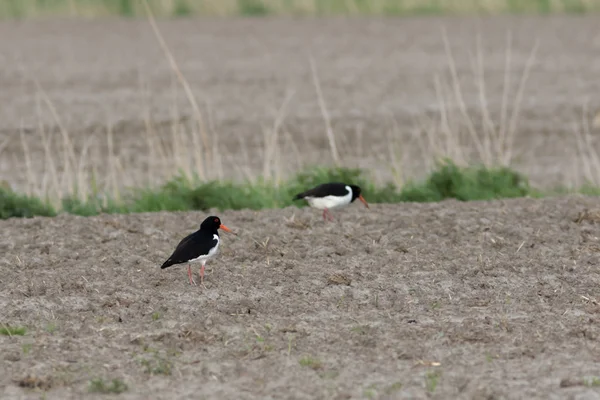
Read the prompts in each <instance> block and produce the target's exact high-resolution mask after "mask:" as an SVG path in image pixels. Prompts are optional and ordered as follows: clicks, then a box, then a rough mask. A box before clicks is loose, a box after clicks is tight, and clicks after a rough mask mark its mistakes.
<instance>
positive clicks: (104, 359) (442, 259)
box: [0, 197, 600, 400]
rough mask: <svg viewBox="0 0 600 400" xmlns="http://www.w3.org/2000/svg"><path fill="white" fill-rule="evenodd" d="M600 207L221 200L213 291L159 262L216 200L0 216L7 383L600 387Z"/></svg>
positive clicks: (578, 200)
mask: <svg viewBox="0 0 600 400" xmlns="http://www.w3.org/2000/svg"><path fill="white" fill-rule="evenodd" d="M595 205H597V201H596V200H595V199H592V198H585V197H565V198H554V199H546V200H532V199H520V200H507V201H495V202H489V203H486V202H472V203H458V202H455V201H445V202H442V203H439V204H399V205H373V207H372V209H371V210H366V209H364V208H362V207H360V206H358V205H353V206H352V207H350V208H348V209H346V210H343V211H338V212H337V213H336V214H335V215H336V217H338V218H339V219H338V220H336V222H335V223H331V224H325V223H323V221H322V220H321V219H320V215H319V213H318V212H314V211H311V210H309V209H296V208H288V209H284V210H270V211H264V212H252V211H239V212H225V213H222V214H220V216H221V217H222V220H223V222H224V223H225V224H226V225H228V226H229V227H230V228H232V229H234V230H235V231H236V232H237V233H238V234H239V235H238V236H237V237H235V236H233V235H230V234H227V233H225V232H223V233H222V234H221V237H222V242H223V247H222V251H221V253H220V256H219V257H218V258H217V259H215V260H212V262H209V264H208V266H209V267H214V270H212V272H210V268H209V269H208V271H209V272H210V273H209V274H208V276H207V279H206V289H203V288H201V287H190V286H189V285H188V282H187V276H186V271H185V270H186V268H185V266H179V267H173V268H170V269H166V270H161V269H160V268H159V265H160V264H161V263H162V261H164V259H165V258H166V257H168V255H169V254H170V251H171V250H172V248H173V246H175V244H176V243H177V241H178V240H179V239H180V238H181V237H182V236H183V235H184V234H186V233H187V232H189V231H191V230H194V229H196V227H197V225H198V223H199V222H200V221H201V220H202V219H203V218H204V217H206V215H205V214H200V213H193V212H190V213H171V214H169V213H159V214H139V215H129V216H107V215H105V216H99V217H94V218H80V217H74V216H61V217H58V218H52V219H49V218H34V219H12V220H4V221H0V285H1V286H0V288H1V290H0V321H1V322H2V323H3V324H9V325H12V326H25V327H27V328H28V331H27V333H26V335H25V336H13V337H8V336H0V346H1V348H2V352H1V354H2V362H0V397H1V398H2V399H7V400H8V399H29V398H31V399H35V398H41V397H42V396H43V398H45V399H78V398H82V396H84V395H85V394H86V393H87V391H88V384H89V381H90V380H91V379H94V378H103V379H105V380H106V381H109V380H111V379H115V378H117V379H122V380H123V381H124V382H126V384H127V385H128V386H129V390H128V391H127V392H125V393H123V394H122V395H121V396H120V397H119V398H123V399H147V398H153V399H185V398H189V399H191V398H194V399H198V398H207V399H209V398H210V399H217V398H218V399H240V398H242V399H264V398H295V399H315V398H319V399H323V398H334V399H349V398H407V399H408V398H412V399H421V398H438V399H450V398H457V399H475V398H476V399H500V398H504V399H507V398H510V399H532V398H539V399H597V398H600V392H598V390H599V389H598V387H597V385H598V381H597V380H596V381H591V378H589V377H593V376H598V371H600V369H599V368H600V345H599V341H598V339H599V338H600V328H599V320H598V318H599V317H598V315H599V312H600V305H599V304H598V300H597V299H598V287H599V285H600V274H599V273H598V269H597V266H598V263H599V262H600V243H599V237H600V227H599V225H596V224H595V222H594V221H593V220H594V218H592V220H590V219H586V218H583V219H582V220H580V221H579V223H578V222H576V221H574V220H575V219H576V218H577V216H578V213H579V212H581V211H583V210H585V209H586V208H593V207H594V206H595ZM599 216H600V213H597V214H596V218H595V219H596V220H597V219H598V217H599ZM292 217H293V219H292ZM197 269H198V268H197V267H196V268H195V270H196V272H197ZM588 378H589V379H590V380H589V382H591V383H590V384H589V385H588V386H586V385H585V384H584V383H585V382H586V381H585V379H588ZM20 385H25V386H27V385H29V386H38V387H37V388H34V389H31V388H27V387H21V386H20ZM43 391H45V392H46V393H43ZM97 397H98V398H99V397H101V396H100V395H98V396H97Z"/></svg>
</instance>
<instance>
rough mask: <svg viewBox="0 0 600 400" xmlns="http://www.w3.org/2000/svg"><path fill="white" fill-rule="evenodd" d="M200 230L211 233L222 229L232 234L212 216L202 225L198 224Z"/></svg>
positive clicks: (219, 219)
mask: <svg viewBox="0 0 600 400" xmlns="http://www.w3.org/2000/svg"><path fill="white" fill-rule="evenodd" d="M200 229H205V230H208V231H211V232H217V230H219V229H223V230H224V231H225V232H229V233H233V232H231V230H230V229H229V228H228V227H226V226H225V225H223V224H222V223H221V218H219V217H216V216H214V215H211V216H210V217H208V218H206V219H205V220H204V221H202V224H200ZM234 235H235V233H234Z"/></svg>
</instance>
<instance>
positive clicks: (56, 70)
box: [0, 16, 600, 189]
mask: <svg viewBox="0 0 600 400" xmlns="http://www.w3.org/2000/svg"><path fill="white" fill-rule="evenodd" d="M159 27H160V29H161V31H162V33H163V35H164V37H165V40H166V42H167V44H168V45H169V47H170V49H171V51H172V52H173V54H174V56H175V59H176V60H177V62H178V64H179V66H180V68H181V70H182V72H183V74H184V75H185V76H186V78H187V80H188V81H189V83H190V86H191V88H192V91H193V92H194V95H195V96H196V98H197V101H198V104H199V107H200V109H201V111H202V112H203V113H204V114H203V115H204V122H205V125H206V129H207V132H208V135H209V136H210V138H211V139H209V142H208V145H209V146H210V148H211V150H212V149H213V148H214V149H216V150H218V152H219V154H220V158H219V157H217V156H214V157H212V158H210V159H209V160H208V161H207V164H208V165H207V166H206V168H207V169H208V171H207V172H206V175H207V177H208V178H216V177H229V178H236V179H237V178H243V177H246V176H247V175H251V176H256V175H259V174H263V172H264V170H265V168H264V164H263V160H264V159H265V157H266V155H265V139H264V135H263V132H264V131H265V130H268V129H271V128H272V127H273V125H274V123H275V120H276V119H277V114H278V112H277V111H278V110H279V109H280V108H281V107H282V104H283V103H284V102H285V100H286V96H288V95H290V96H291V97H290V99H289V102H288V103H287V107H285V110H286V111H285V113H284V115H283V118H282V122H281V126H280V130H279V150H278V151H277V152H275V156H276V157H279V159H278V160H279V161H277V160H276V161H274V163H275V165H272V168H274V169H276V170H278V171H280V172H281V173H282V174H284V175H285V174H289V173H292V172H294V171H296V170H298V168H301V167H303V166H307V165H312V164H314V163H320V164H323V163H330V162H331V161H332V160H331V156H330V152H329V149H328V144H327V140H326V138H325V135H324V132H325V125H324V122H323V118H322V116H321V112H320V110H319V104H318V98H317V95H316V92H315V88H314V86H313V82H312V75H311V69H310V64H309V55H311V54H312V56H313V58H314V60H315V65H316V68H317V71H318V76H319V79H320V82H321V86H322V92H323V96H324V100H325V103H326V106H327V109H328V110H329V113H330V115H331V119H332V127H333V130H334V132H335V135H336V138H337V140H338V142H339V143H338V145H339V146H340V148H341V149H340V152H341V153H342V154H341V156H342V159H343V161H344V163H345V164H346V165H349V166H360V167H365V168H369V169H372V170H374V171H375V172H376V176H377V177H378V178H379V179H382V180H385V179H389V178H390V161H391V158H392V155H391V154H390V149H392V150H393V151H394V152H395V157H396V158H398V159H402V162H401V164H402V169H403V172H404V173H405V174H406V175H407V176H408V177H422V176H423V174H424V173H425V170H424V168H423V167H424V166H427V165H425V164H426V161H427V160H430V159H431V156H432V154H431V153H432V151H431V150H428V149H425V150H423V148H422V146H421V144H422V143H421V144H420V143H419V141H418V140H417V136H419V135H420V136H421V139H424V138H423V136H424V134H423V132H422V131H419V130H415V127H416V126H421V125H422V122H423V121H422V120H423V119H424V118H434V119H435V118H437V117H439V112H440V102H439V101H438V96H437V95H436V90H435V86H434V78H435V75H436V74H437V75H439V76H440V79H441V81H442V82H445V85H446V88H447V89H448V90H449V92H448V93H450V94H452V91H451V89H452V85H451V81H450V75H449V72H448V71H449V70H448V57H447V55H446V51H445V49H444V41H443V35H442V29H445V30H446V32H447V36H448V41H449V43H450V46H451V48H452V53H453V56H454V60H455V63H456V70H457V73H458V75H459V77H460V82H461V90H462V97H463V100H464V102H465V104H466V110H467V111H468V113H469V114H470V115H471V116H472V118H474V123H475V124H476V125H481V123H480V121H481V116H480V111H479V110H480V106H481V98H480V92H479V89H478V87H477V85H476V84H475V82H476V77H477V74H476V71H474V70H473V67H474V66H476V65H477V58H476V51H477V47H476V45H477V37H480V38H481V43H482V49H483V67H484V68H483V69H484V73H485V76H484V78H485V89H486V97H487V99H486V105H485V107H486V108H487V109H488V110H489V112H490V113H491V114H492V118H493V120H494V123H495V124H496V128H498V124H499V123H500V117H499V115H500V113H501V111H502V107H501V105H502V99H503V82H505V79H506V76H505V71H506V68H505V54H506V49H507V34H508V33H509V32H510V34H511V35H512V45H511V49H512V52H511V55H510V64H509V67H508V71H509V72H510V74H511V75H510V79H509V81H508V87H509V88H510V92H509V93H508V97H507V99H508V111H509V116H510V111H511V109H512V108H513V107H515V106H516V104H517V101H516V89H517V87H518V85H519V81H520V79H521V74H522V72H523V69H524V68H525V65H526V63H527V59H528V58H529V56H530V53H531V51H532V49H533V47H534V45H535V43H536V41H537V43H538V48H537V53H536V57H535V61H534V63H533V66H532V69H531V73H530V76H529V79H528V81H527V83H526V86H525V90H524V92H523V97H522V101H521V113H520V115H519V118H518V120H517V125H516V128H517V133H516V137H515V142H514V147H515V152H516V156H517V157H516V159H515V160H514V162H515V166H516V167H517V168H518V169H520V170H521V171H523V172H525V173H527V174H528V175H529V176H530V177H531V178H532V180H533V183H534V184H538V185H545V186H554V185H556V184H569V183H575V184H577V183H581V179H582V176H583V175H582V174H583V172H582V171H583V170H582V166H583V165H582V163H581V160H580V159H579V158H578V155H577V151H576V142H575V138H574V135H573V129H574V128H573V126H574V124H575V123H580V122H581V121H582V107H583V105H584V104H585V103H586V102H589V103H590V107H591V108H593V109H594V110H595V109H597V107H599V106H600V99H599V98H598V96H599V93H600V79H599V76H600V30H598V29H597V27H598V18H597V17H596V16H572V17H497V18H491V17H490V18H482V19H476V18H441V17H440V18H437V17H436V18H433V17H432V18H425V17H423V18H389V19H375V18H373V19H342V18H338V19H323V20H313V19H302V18H299V19H285V18H284V19H277V18H264V19H263V18H258V19H223V20H204V19H189V20H188V19H181V20H171V21H159ZM0 36H1V37H3V38H10V40H2V41H0V87H2V90H1V91H0V121H2V122H1V124H0V135H1V136H0V151H1V153H0V155H1V157H0V180H6V181H7V182H8V183H10V184H11V185H13V186H14V187H15V188H20V189H23V188H24V187H25V186H26V183H27V182H31V181H32V179H33V178H32V176H33V177H37V180H38V182H37V183H36V185H37V186H38V187H41V186H43V185H49V184H50V183H48V182H51V177H49V176H48V174H49V171H51V170H52V166H51V165H49V164H48V160H46V159H45V157H44V154H49V155H52V156H53V157H54V158H56V160H55V163H56V168H57V169H58V170H59V171H60V170H61V169H62V168H63V163H64V160H65V159H68V160H71V161H70V162H72V163H73V164H74V166H73V167H72V168H74V169H78V168H81V165H84V167H85V168H91V167H90V166H88V165H87V163H90V164H92V165H93V166H95V167H96V168H97V172H98V174H99V175H98V176H99V177H98V176H97V179H99V180H102V179H104V178H105V176H106V175H107V174H108V173H109V172H107V168H106V166H107V165H115V161H114V159H108V158H107V157H108V156H107V154H108V144H107V143H108V141H107V137H106V133H105V131H106V127H107V125H108V124H111V125H113V128H112V129H113V133H114V147H115V149H114V153H115V154H114V157H117V159H118V160H119V162H120V164H121V166H120V167H119V168H120V169H119V170H118V171H117V173H118V174H119V179H118V182H117V184H120V185H138V186H139V185H143V184H145V183H146V180H147V179H150V180H152V181H155V180H161V179H167V178H169V177H170V176H169V175H170V174H171V173H173V172H174V171H175V169H176V165H175V166H174V165H173V164H174V159H179V161H178V162H179V163H180V162H183V163H184V164H185V163H188V161H187V160H183V161H182V159H184V158H185V156H184V155H183V150H184V149H186V148H189V147H190V146H191V145H192V141H191V139H189V138H187V139H183V144H182V145H180V148H179V150H178V149H175V156H168V154H169V152H172V151H173V149H172V148H170V147H169V146H170V144H169V141H170V140H171V139H172V128H173V126H174V124H175V125H177V124H181V126H178V129H183V128H182V127H184V128H186V129H191V126H193V124H191V123H190V122H189V121H190V118H192V117H193V112H192V108H191V107H190V103H189V102H188V100H187V99H186V96H185V95H184V92H183V90H182V89H181V87H179V88H178V89H177V90H176V91H174V89H173V88H174V87H175V86H177V85H174V84H173V82H175V78H174V74H173V73H172V71H171V70H170V67H169V64H168V62H167V60H166V58H165V56H164V54H163V53H162V51H161V49H160V47H159V46H158V44H157V40H156V38H155V37H154V34H153V32H152V30H151V28H150V25H149V24H148V22H146V21H144V20H137V21H136V20H134V21H130V20H117V19H114V20H113V19H105V20H97V21H69V20H47V21H31V22H2V23H1V24H0ZM35 80H37V81H38V83H39V87H36V85H35ZM45 96H47V97H45ZM450 97H452V96H450ZM48 103H52V107H53V108H54V110H55V112H56V115H53V114H52V109H51V108H50V106H49V104H48ZM457 104H458V103H457V102H456V99H454V100H452V101H449V102H448V103H447V104H446V105H447V107H449V109H450V110H449V113H450V117H451V118H454V119H457V120H461V119H462V116H461V115H462V114H461V112H460V110H459V109H458V108H457V107H458V105H457ZM57 117H58V119H59V120H60V122H61V124H62V126H63V128H64V129H65V130H66V131H67V132H68V133H69V136H70V138H71V141H72V142H73V145H74V146H75V153H76V154H75V158H76V159H73V157H72V155H71V156H69V157H66V156H63V147H64V146H63V145H64V141H63V137H62V136H61V135H60V134H59V132H58V128H57ZM394 120H395V123H394ZM419 121H420V122H419ZM146 122H148V123H149V125H147V124H146ZM459 125H460V124H459ZM463 125H464V124H463ZM20 128H23V131H24V133H23V141H24V142H25V143H26V145H27V148H28V151H29V152H30V154H31V158H30V161H29V162H30V171H31V172H30V173H29V175H28V167H27V160H26V159H25V158H24V157H23V156H22V153H23V144H22V141H21V138H20V136H19V129H20ZM42 128H43V129H42ZM463 128H464V126H463ZM42 130H43V132H45V134H46V135H47V140H48V146H49V147H48V148H49V149H51V150H44V140H43V135H42V133H41V131H42ZM479 132H481V130H479ZM149 133H152V138H153V139H152V141H151V142H150V143H154V146H156V143H157V140H159V139H160V140H163V141H164V145H165V146H166V150H165V151H166V152H167V156H166V157H164V155H161V154H160V153H151V152H150V151H149V140H148V137H149ZM415 135H417V136H415ZM437 135H443V134H442V133H439V132H438V134H437ZM391 137H393V139H394V140H393V143H394V144H395V148H392V146H390V143H391V142H392V139H391ZM442 138H443V137H442V136H439V137H438V139H434V140H433V141H434V142H439V141H440V140H442ZM424 141H425V143H426V144H427V143H429V142H428V140H427V139H426V138H425V139H424ZM466 145H467V146H468V147H469V149H471V150H472V148H473V143H472V141H471V143H467V144H466ZM86 146H87V147H86ZM425 147H427V146H425ZM586 147H588V148H593V149H595V150H596V151H600V148H599V147H598V145H597V141H596V140H595V139H592V142H591V143H589V144H587V145H586ZM83 149H86V150H83ZM199 153H202V152H195V155H196V156H197V155H199ZM186 154H187V153H186ZM81 160H83V161H81ZM190 163H191V162H190ZM43 179H46V181H44V182H45V183H44V182H42V180H43ZM154 183H156V182H154Z"/></svg>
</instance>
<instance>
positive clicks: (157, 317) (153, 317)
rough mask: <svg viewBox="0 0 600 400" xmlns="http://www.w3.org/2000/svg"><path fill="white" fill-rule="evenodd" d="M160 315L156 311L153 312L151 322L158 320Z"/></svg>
mask: <svg viewBox="0 0 600 400" xmlns="http://www.w3.org/2000/svg"><path fill="white" fill-rule="evenodd" d="M160 317H161V315H160V313H159V312H158V311H155V312H153V313H152V321H158V320H159V319H160Z"/></svg>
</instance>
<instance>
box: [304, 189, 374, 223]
mask: <svg viewBox="0 0 600 400" xmlns="http://www.w3.org/2000/svg"><path fill="white" fill-rule="evenodd" d="M360 192H361V190H360V187H358V186H356V185H347V184H345V183H340V182H330V183H323V184H321V185H319V186H316V187H314V188H312V189H310V190H307V191H306V192H302V193H298V194H297V195H296V196H295V197H294V200H300V199H306V201H308V205H309V206H311V207H312V208H316V209H319V210H323V220H326V219H327V217H329V220H330V221H333V215H332V214H331V212H330V211H329V210H332V209H335V208H341V207H345V206H347V205H348V204H350V203H352V202H353V201H354V200H356V199H359V200H360V201H362V203H363V204H364V205H365V207H367V208H369V204H368V203H367V201H366V200H365V199H364V198H363V197H362V194H361V193H360Z"/></svg>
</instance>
